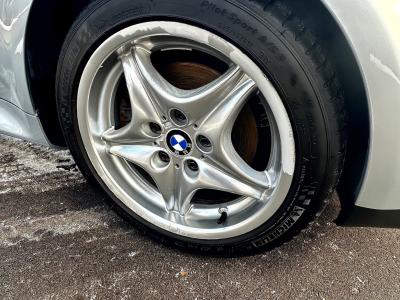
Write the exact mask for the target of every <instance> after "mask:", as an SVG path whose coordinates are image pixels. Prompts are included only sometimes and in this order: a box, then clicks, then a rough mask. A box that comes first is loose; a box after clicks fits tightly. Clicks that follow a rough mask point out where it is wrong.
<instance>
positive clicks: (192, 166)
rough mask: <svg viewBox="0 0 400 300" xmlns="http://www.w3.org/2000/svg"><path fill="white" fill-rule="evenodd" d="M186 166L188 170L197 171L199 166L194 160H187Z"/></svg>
mask: <svg viewBox="0 0 400 300" xmlns="http://www.w3.org/2000/svg"><path fill="white" fill-rule="evenodd" d="M187 166H188V167H189V169H190V170H192V171H195V172H197V171H198V170H199V166H198V165H197V163H196V162H195V161H194V160H189V161H188V162H187Z"/></svg>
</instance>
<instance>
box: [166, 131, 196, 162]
mask: <svg viewBox="0 0 400 300" xmlns="http://www.w3.org/2000/svg"><path fill="white" fill-rule="evenodd" d="M166 144H167V146H168V149H169V150H170V151H171V152H172V153H173V154H175V155H176V156H185V155H188V154H189V153H190V152H191V151H192V141H191V139H190V137H189V136H188V135H187V134H186V133H185V132H184V131H182V130H176V129H175V130H171V131H170V132H168V134H167V138H166Z"/></svg>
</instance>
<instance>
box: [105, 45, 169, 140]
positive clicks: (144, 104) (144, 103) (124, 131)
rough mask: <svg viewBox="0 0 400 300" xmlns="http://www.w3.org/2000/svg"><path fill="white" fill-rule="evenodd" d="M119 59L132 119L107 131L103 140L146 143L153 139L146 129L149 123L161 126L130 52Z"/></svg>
mask: <svg viewBox="0 0 400 300" xmlns="http://www.w3.org/2000/svg"><path fill="white" fill-rule="evenodd" d="M119 59H120V61H121V63H122V67H123V69H124V75H125V81H126V85H127V88H128V92H129V98H130V104H131V109H132V119H131V121H130V122H129V123H128V124H127V125H126V126H125V127H123V128H121V129H118V130H109V131H107V132H106V133H105V134H104V135H103V139H104V140H106V141H108V142H114V143H121V144H124V143H130V142H142V141H148V140H149V139H151V138H154V136H153V134H151V132H150V130H149V128H148V127H149V124H150V123H151V122H153V123H157V124H161V121H160V118H159V116H158V114H157V111H156V108H155V105H154V103H153V101H152V99H151V95H150V93H149V92H148V88H147V87H146V83H145V81H144V79H143V77H142V76H141V74H140V70H139V69H138V66H137V64H136V62H135V58H134V55H133V54H132V52H129V53H128V54H125V55H122V56H120V57H119Z"/></svg>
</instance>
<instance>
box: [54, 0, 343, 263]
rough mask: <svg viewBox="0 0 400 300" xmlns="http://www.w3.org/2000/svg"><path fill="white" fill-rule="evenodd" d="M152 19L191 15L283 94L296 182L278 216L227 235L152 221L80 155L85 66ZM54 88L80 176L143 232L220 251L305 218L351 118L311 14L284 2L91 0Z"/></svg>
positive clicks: (329, 189) (255, 243) (267, 239)
mask: <svg viewBox="0 0 400 300" xmlns="http://www.w3.org/2000/svg"><path fill="white" fill-rule="evenodd" d="M148 20H152V21H155V20H174V21H179V22H183V23H189V24H191V25H194V26H199V27H201V28H204V29H207V30H209V31H212V32H214V33H215V34H217V35H219V36H221V37H223V38H224V39H226V40H228V41H230V42H231V43H233V44H235V45H236V46H237V47H239V48H240V49H241V50H242V51H244V52H245V53H246V54H247V55H248V56H249V57H250V58H251V59H252V60H253V61H254V62H255V63H256V64H258V66H259V67H260V68H261V69H262V70H263V71H264V72H265V74H266V75H267V77H268V78H269V79H270V80H271V82H273V84H274V85H275V88H276V89H277V90H278V92H279V93H280V96H281V98H282V99H283V101H284V105H285V107H286V109H287V111H288V114H289V117H290V119H291V122H292V127H293V128H294V135H295V143H296V155H297V157H296V167H295V174H294V178H293V182H292V186H291V188H290V191H289V193H288V195H287V197H286V199H285V201H284V203H283V204H282V206H281V207H280V208H279V210H278V211H277V212H276V214H275V215H274V216H273V217H272V218H270V219H269V220H267V221H266V222H265V223H264V224H263V225H262V226H260V227H259V228H257V229H255V230H253V231H251V232H249V233H247V234H244V235H242V236H238V237H235V238H230V239H225V240H197V239H192V238H186V237H183V236H179V235H176V234H173V233H170V232H166V231H164V230H162V229H160V228H158V227H155V226H153V225H152V224H150V223H148V222H146V221H145V220H143V219H142V218H140V217H139V216H138V215H135V214H134V213H133V212H132V211H130V210H129V209H128V208H127V207H125V206H124V205H123V204H122V202H121V201H119V200H118V198H116V196H115V195H113V194H112V193H111V192H110V190H109V189H108V188H107V187H106V186H105V184H104V183H103V182H102V180H101V179H100V178H99V176H98V175H97V174H96V172H95V170H94V168H93V166H92V165H91V163H90V161H89V159H88V157H87V155H86V153H85V148H84V146H83V144H82V140H81V136H80V133H79V130H78V126H77V115H76V101H74V100H75V99H76V96H77V86H78V83H79V78H80V76H81V73H82V70H83V67H84V66H85V63H86V61H87V60H88V57H89V56H90V55H91V54H92V53H93V52H94V50H95V49H96V47H97V46H98V45H99V44H100V43H101V42H102V41H104V40H105V39H106V38H107V37H109V36H110V35H112V34H113V33H115V32H117V31H118V30H120V29H122V28H124V27H126V26H128V25H132V24H135V23H139V22H145V21H148ZM56 91H57V92H56V97H57V101H58V109H59V116H60V121H61V125H62V128H63V131H64V134H65V139H66V141H67V143H68V146H69V148H70V150H71V153H72V154H73V156H74V159H75V160H76V162H77V164H78V166H79V168H80V170H81V171H82V173H83V174H84V176H85V177H86V178H87V179H88V181H90V182H91V183H93V184H94V185H96V186H97V187H98V189H99V191H100V192H101V193H103V194H105V195H107V196H108V199H109V200H111V202H112V203H116V204H117V205H112V207H114V208H115V209H116V210H117V211H118V212H119V213H121V214H122V215H124V216H126V217H128V218H129V219H130V220H132V221H133V222H134V223H136V224H137V226H139V228H141V230H143V231H144V232H146V233H147V234H149V235H150V236H152V237H155V238H156V239H158V240H160V241H162V242H164V243H167V244H169V245H173V246H175V247H178V248H180V249H184V250H187V251H190V252H196V253H200V254H207V255H218V256H237V255H248V254H252V253H256V252H259V251H265V250H267V249H272V248H274V247H276V246H278V245H280V244H282V243H284V242H286V241H288V240H290V239H291V238H292V237H293V236H295V235H296V234H297V233H298V232H299V231H301V230H302V229H303V228H305V226H307V224H308V223H309V222H310V221H311V220H312V218H313V217H314V216H315V214H316V213H317V212H318V211H319V210H320V209H321V207H322V204H323V203H324V201H326V200H327V199H329V197H330V196H331V195H332V193H333V191H334V189H335V187H336V185H337V183H338V181H339V178H340V174H341V171H342V167H343V163H344V158H345V150H346V139H347V127H346V118H347V117H346V110H345V99H344V95H343V91H342V89H341V85H340V82H339V78H338V76H337V73H336V72H335V69H334V66H333V65H332V63H331V62H330V60H329V57H327V55H326V53H325V52H324V51H323V49H322V48H321V46H320V44H319V43H318V41H317V39H316V37H315V36H314V35H313V34H312V32H311V30H310V29H309V27H308V25H307V20H300V19H299V18H298V17H297V16H296V12H295V11H292V10H291V9H290V7H288V6H287V5H286V4H285V1H274V0H259V1H257V0H256V1H254V0H252V1H245V0H242V1H239V0H210V1H204V0H196V1H195V0H190V1H187V0H161V1H160V0H151V1H149V0H118V1H117V0H109V1H105V0H97V1H93V2H92V3H91V4H90V5H89V6H88V7H87V8H86V9H85V10H84V11H83V12H82V13H81V15H80V16H79V18H78V19H77V20H76V21H75V23H74V24H73V26H72V28H71V29H70V32H69V34H68V36H67V38H66V40H65V42H64V45H63V48H62V52H61V55H60V59H59V63H58V70H57V78H56ZM305 200H307V201H305Z"/></svg>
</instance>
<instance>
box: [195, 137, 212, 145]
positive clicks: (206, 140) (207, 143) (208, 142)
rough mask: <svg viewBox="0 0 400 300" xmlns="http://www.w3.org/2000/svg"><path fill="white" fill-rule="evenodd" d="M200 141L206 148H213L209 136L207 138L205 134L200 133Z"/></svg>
mask: <svg viewBox="0 0 400 300" xmlns="http://www.w3.org/2000/svg"><path fill="white" fill-rule="evenodd" d="M198 140H199V143H200V145H201V146H203V147H204V148H211V146H212V145H211V142H210V140H209V139H208V138H206V137H205V136H204V135H199V137H198Z"/></svg>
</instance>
